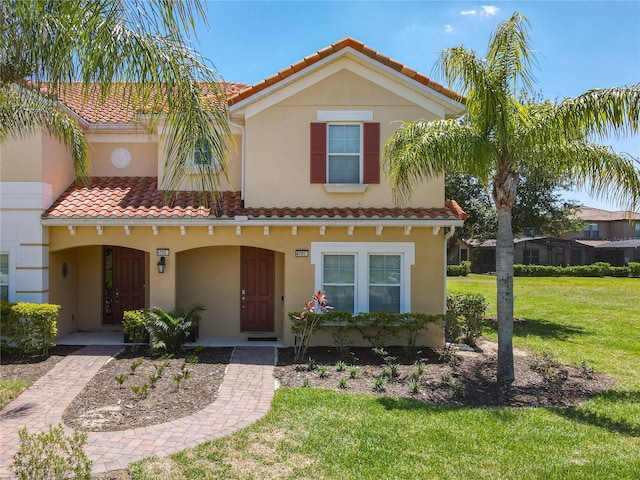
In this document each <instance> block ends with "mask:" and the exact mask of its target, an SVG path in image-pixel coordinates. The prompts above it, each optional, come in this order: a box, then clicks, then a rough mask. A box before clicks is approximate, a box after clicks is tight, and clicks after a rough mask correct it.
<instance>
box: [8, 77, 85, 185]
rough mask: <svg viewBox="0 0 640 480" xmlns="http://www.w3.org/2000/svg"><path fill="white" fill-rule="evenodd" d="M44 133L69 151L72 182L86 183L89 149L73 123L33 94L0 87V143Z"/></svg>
mask: <svg viewBox="0 0 640 480" xmlns="http://www.w3.org/2000/svg"><path fill="white" fill-rule="evenodd" d="M41 131H46V132H47V133H49V134H50V135H51V136H53V137H54V138H56V139H57V140H58V141H60V142H61V143H63V144H64V145H67V146H68V147H69V149H70V151H71V157H72V161H73V169H74V173H75V177H76V182H78V183H86V182H87V180H88V179H89V148H88V145H87V142H86V140H85V138H84V135H83V132H82V130H81V129H80V127H79V126H78V124H77V123H76V122H74V121H73V120H71V119H70V118H69V117H68V116H67V115H66V114H65V113H64V112H62V111H61V110H60V107H59V105H58V104H57V103H54V102H51V101H48V100H46V99H44V98H42V97H41V96H39V95H35V94H34V93H33V92H31V91H29V90H27V89H23V88H14V87H12V86H10V85H0V141H2V142H5V141H7V140H8V139H10V138H13V139H18V138H27V137H29V136H30V135H33V134H35V133H38V132H41Z"/></svg>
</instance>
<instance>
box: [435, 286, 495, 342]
mask: <svg viewBox="0 0 640 480" xmlns="http://www.w3.org/2000/svg"><path fill="white" fill-rule="evenodd" d="M486 310H487V301H486V299H485V298H484V296H483V295H480V294H472V293H449V294H448V295H447V314H446V315H445V329H444V331H445V340H446V341H447V342H458V341H463V342H464V343H466V344H467V345H471V346H475V344H476V340H477V339H478V337H479V336H480V334H481V333H482V321H483V319H484V314H485V312H486Z"/></svg>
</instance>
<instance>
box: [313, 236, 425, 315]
mask: <svg viewBox="0 0 640 480" xmlns="http://www.w3.org/2000/svg"><path fill="white" fill-rule="evenodd" d="M325 254H329V255H331V254H338V255H340V254H342V255H350V254H352V255H354V256H355V269H356V271H355V277H354V278H355V289H354V314H355V313H358V312H368V311H369V256H370V255H400V257H401V259H400V261H401V281H400V313H407V312H410V311H411V288H412V287H411V267H412V266H413V265H415V243H413V242H390V243H385V242H311V254H310V259H311V264H312V265H314V266H315V289H316V291H317V290H322V286H323V273H324V272H323V265H324V263H323V256H324V255H325ZM329 304H331V299H329Z"/></svg>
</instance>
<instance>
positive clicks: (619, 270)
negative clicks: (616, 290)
mask: <svg viewBox="0 0 640 480" xmlns="http://www.w3.org/2000/svg"><path fill="white" fill-rule="evenodd" d="M609 274H610V275H611V276H612V277H623V278H626V277H629V276H630V275H631V269H630V268H629V267H609Z"/></svg>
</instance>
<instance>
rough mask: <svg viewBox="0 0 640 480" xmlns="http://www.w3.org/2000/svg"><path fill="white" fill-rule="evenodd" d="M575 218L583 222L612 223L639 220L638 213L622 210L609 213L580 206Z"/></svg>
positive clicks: (608, 211) (639, 213)
mask: <svg viewBox="0 0 640 480" xmlns="http://www.w3.org/2000/svg"><path fill="white" fill-rule="evenodd" d="M576 217H577V218H579V219H581V220H584V221H585V222H614V221H619V220H623V221H627V220H640V212H638V213H636V212H626V211H624V210H617V211H610V210H602V209H600V208H593V207H586V206H582V207H580V209H579V210H578V211H577V212H576Z"/></svg>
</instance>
